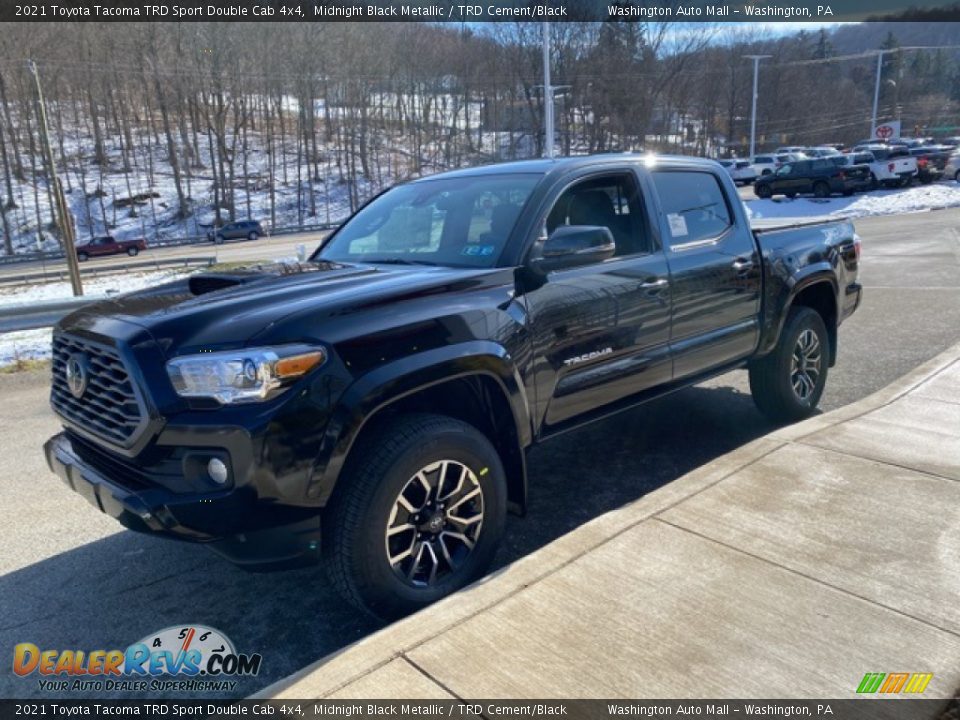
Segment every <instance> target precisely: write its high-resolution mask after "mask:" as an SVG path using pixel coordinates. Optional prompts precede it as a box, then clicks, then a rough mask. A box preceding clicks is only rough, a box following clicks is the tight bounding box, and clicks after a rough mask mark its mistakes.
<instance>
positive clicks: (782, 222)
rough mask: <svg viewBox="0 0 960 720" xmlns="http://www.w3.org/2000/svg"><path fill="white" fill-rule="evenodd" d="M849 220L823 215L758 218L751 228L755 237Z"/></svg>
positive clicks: (752, 220)
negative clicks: (778, 231)
mask: <svg viewBox="0 0 960 720" xmlns="http://www.w3.org/2000/svg"><path fill="white" fill-rule="evenodd" d="M848 221H849V218H845V217H831V216H828V215H821V216H818V217H797V218H757V219H751V220H750V228H751V229H752V230H753V233H754V235H760V234H762V233H769V232H775V231H777V230H792V229H794V228H802V227H810V226H812V225H826V224H829V223H836V222H848Z"/></svg>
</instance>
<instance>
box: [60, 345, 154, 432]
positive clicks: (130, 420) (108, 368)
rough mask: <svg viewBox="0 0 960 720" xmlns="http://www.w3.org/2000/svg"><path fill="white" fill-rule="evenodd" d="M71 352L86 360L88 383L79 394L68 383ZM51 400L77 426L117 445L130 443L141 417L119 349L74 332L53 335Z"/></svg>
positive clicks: (135, 395) (64, 416) (140, 409)
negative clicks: (68, 363)
mask: <svg viewBox="0 0 960 720" xmlns="http://www.w3.org/2000/svg"><path fill="white" fill-rule="evenodd" d="M74 354H79V355H81V356H83V357H84V358H85V360H86V368H87V387H86V390H85V391H84V393H83V395H82V396H81V397H80V398H76V397H74V395H73V394H72V393H71V392H70V388H69V386H68V385H67V360H68V358H70V356H71V355H74ZM50 402H51V404H52V405H53V409H54V410H56V412H57V413H58V414H59V415H60V416H61V417H63V418H64V419H65V420H68V421H69V422H70V423H72V424H73V425H74V426H75V427H77V428H78V429H79V430H82V431H87V432H90V433H93V434H94V435H96V436H98V437H101V438H103V439H105V440H107V441H109V442H111V443H114V444H117V445H127V444H129V443H130V441H131V440H132V439H133V436H134V435H135V433H136V432H137V429H138V428H139V427H140V424H141V422H142V421H143V417H144V415H143V410H142V408H141V406H140V403H139V401H138V400H137V393H136V391H135V390H134V387H133V380H132V379H131V378H130V375H129V373H127V369H126V367H125V366H124V364H123V360H122V359H121V357H120V353H118V352H117V351H116V349H114V348H112V347H108V346H106V345H100V344H98V343H93V342H90V341H87V340H83V339H80V338H78V337H75V336H73V335H55V336H54V338H53V389H52V391H51V394H50Z"/></svg>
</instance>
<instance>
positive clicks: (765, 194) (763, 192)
mask: <svg viewBox="0 0 960 720" xmlns="http://www.w3.org/2000/svg"><path fill="white" fill-rule="evenodd" d="M753 192H754V193H756V196H757V197H758V198H763V199H764V200H766V199H767V198H771V197H773V190H771V189H770V186H769V185H758V186H757V187H755V188H754V189H753Z"/></svg>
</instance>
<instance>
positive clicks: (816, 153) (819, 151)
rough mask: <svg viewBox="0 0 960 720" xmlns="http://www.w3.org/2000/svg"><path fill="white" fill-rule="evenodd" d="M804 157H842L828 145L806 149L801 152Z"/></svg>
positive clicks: (840, 153)
mask: <svg viewBox="0 0 960 720" xmlns="http://www.w3.org/2000/svg"><path fill="white" fill-rule="evenodd" d="M803 153H804V155H806V156H807V157H812V158H824V157H837V156H838V155H843V153H842V152H840V151H839V150H837V149H836V148H835V147H830V146H829V145H824V146H822V147H808V148H805V149H804V151H803Z"/></svg>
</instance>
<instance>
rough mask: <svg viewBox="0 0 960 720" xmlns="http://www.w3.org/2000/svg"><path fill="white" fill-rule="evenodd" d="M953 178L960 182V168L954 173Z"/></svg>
mask: <svg viewBox="0 0 960 720" xmlns="http://www.w3.org/2000/svg"><path fill="white" fill-rule="evenodd" d="M953 179H954V180H955V181H956V182H960V170H957V171H956V172H955V173H954V174H953Z"/></svg>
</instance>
